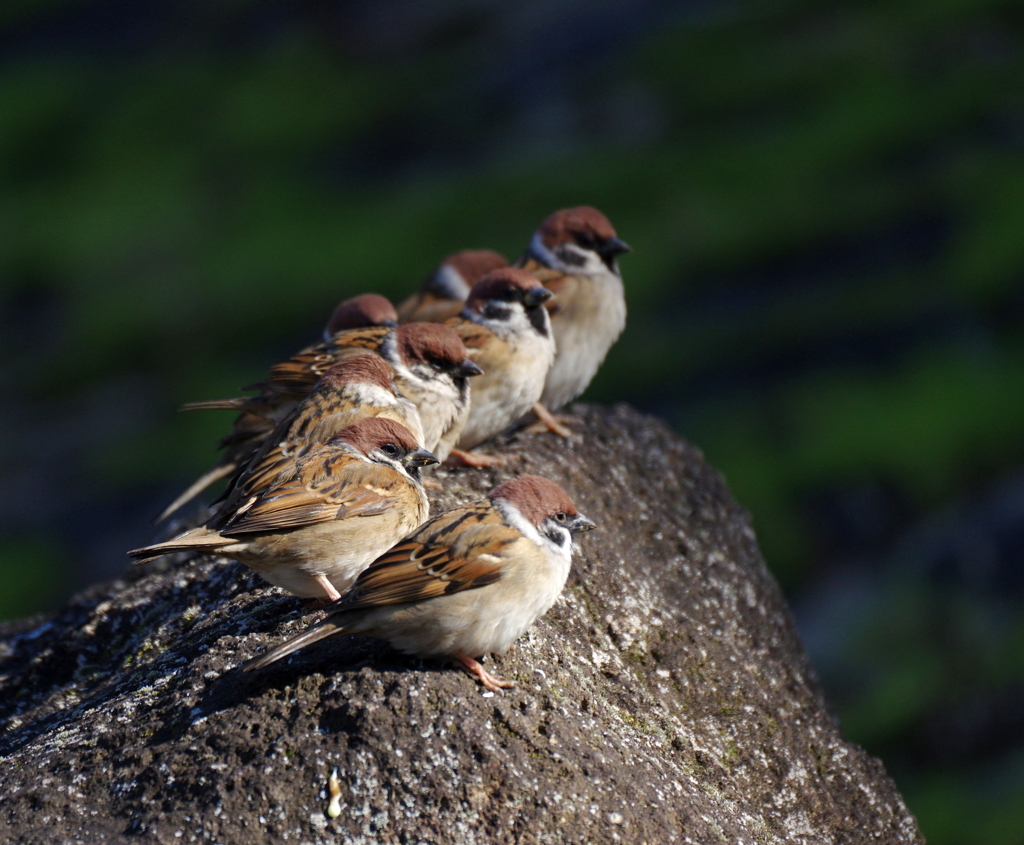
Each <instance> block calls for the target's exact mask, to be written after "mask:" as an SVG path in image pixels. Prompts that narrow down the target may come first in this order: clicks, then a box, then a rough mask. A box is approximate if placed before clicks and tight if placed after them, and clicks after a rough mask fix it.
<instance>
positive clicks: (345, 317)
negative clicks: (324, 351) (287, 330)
mask: <svg viewBox="0 0 1024 845" xmlns="http://www.w3.org/2000/svg"><path fill="white" fill-rule="evenodd" d="M397 325H398V314H396V313H395V306H394V305H392V304H391V302H390V301H389V300H388V299H387V298H386V297H383V296H380V295H379V294H376V293H364V294H362V295H361V296H354V297H352V298H351V299H346V300H345V301H344V302H342V303H340V304H339V305H338V307H337V308H335V309H334V313H332V314H331V319H330V320H328V321H327V328H325V329H324V339H325V340H329V339H330V338H331V337H333V336H334V335H335V334H337V333H338V332H340V331H345V330H348V329H359V328H366V327H368V326H397ZM294 406H295V403H294V402H292V403H287V404H286V405H285V406H284V407H279V406H278V405H277V403H272V402H269V403H268V402H263V401H261V397H247V396H242V397H238V398H235V399H213V400H210V401H206V402H189V403H187V404H186V405H184V406H183V407H182V410H183V411H199V410H227V411H239V412H240V413H239V416H238V419H236V420H235V424H234V425H233V426H232V429H231V433H230V434H228V435H227V436H226V437H225V438H223V439H222V440H221V442H220V448H222V449H223V450H224V454H223V455H222V456H221V459H220V460H219V461H217V463H216V464H215V465H214V467H213V468H212V469H210V470H208V471H207V472H205V473H203V474H202V475H201V476H200V477H199V478H197V479H196V480H195V481H194V482H192V484H191V485H189V487H188V488H187V489H186V490H185V491H184V492H182V493H181V494H180V495H179V496H178V497H177V498H176V499H175V500H174V501H173V502H171V503H170V504H169V505H168V506H167V507H166V508H164V510H163V512H162V513H161V514H160V516H158V517H157V519H156V521H157V522H160V521H161V520H164V519H166V518H167V517H169V516H170V515H171V514H172V513H174V512H175V511H176V510H178V509H179V508H180V507H181V506H182V505H184V504H186V503H188V502H190V501H191V500H192V499H194V498H195V497H196V496H198V495H199V494H200V493H202V492H203V490H205V489H206V488H207V487H209V486H210V485H211V484H214V483H215V482H217V481H220V479H222V478H226V477H227V476H229V475H231V474H232V473H234V472H235V471H236V470H237V469H238V467H239V465H240V464H241V463H242V462H243V461H245V459H246V458H248V457H249V456H250V455H251V454H252V451H253V449H254V448H256V447H258V446H259V444H260V443H261V442H262V441H263V439H264V438H265V437H267V436H268V435H269V434H270V433H271V432H272V431H273V430H274V426H275V425H276V424H277V423H278V422H280V421H281V419H283V417H284V416H286V415H287V414H288V412H290V411H291V410H292V409H293V408H294ZM414 432H415V429H414Z"/></svg>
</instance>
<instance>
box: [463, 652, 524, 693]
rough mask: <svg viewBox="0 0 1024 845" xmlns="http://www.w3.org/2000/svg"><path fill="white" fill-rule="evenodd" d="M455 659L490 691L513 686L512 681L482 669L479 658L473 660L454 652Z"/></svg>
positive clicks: (498, 690)
mask: <svg viewBox="0 0 1024 845" xmlns="http://www.w3.org/2000/svg"><path fill="white" fill-rule="evenodd" d="M455 659H456V660H457V661H458V662H459V665H460V666H461V667H462V668H463V669H464V670H465V671H466V673H467V674H470V675H472V676H473V677H474V678H476V679H477V680H478V681H480V683H481V684H483V685H484V687H486V688H487V689H489V690H490V691H491V692H497V693H501V692H502V690H507V689H512V688H513V687H514V686H515V682H514V681H506V680H505V679H504V678H498V677H496V676H495V675H492V674H491V673H490V672H488V671H487V670H486V669H484V667H483V666H482V665H481V663H480V661H479V660H474V659H473V658H472V657H469V656H468V655H465V654H456V655H455Z"/></svg>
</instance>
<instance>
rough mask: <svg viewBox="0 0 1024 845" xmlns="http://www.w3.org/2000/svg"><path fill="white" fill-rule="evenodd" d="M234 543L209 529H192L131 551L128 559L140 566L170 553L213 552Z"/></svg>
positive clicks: (234, 541) (232, 540)
mask: <svg viewBox="0 0 1024 845" xmlns="http://www.w3.org/2000/svg"><path fill="white" fill-rule="evenodd" d="M236 542H238V541H237V540H234V539H232V538H231V537H225V536H224V535H222V534H220V533H218V532H217V531H211V530H210V529H209V528H194V529H192V530H191V531H189V532H187V533H185V534H182V535H181V536H180V537H175V538H174V539H173V540H167V541H165V542H163V543H154V544H153V545H152V546H143V547H142V548H141V549H132V550H131V551H130V552H128V557H133V558H136V560H135V561H134V563H136V564H140V563H147V562H148V561H151V560H153V559H154V558H158V557H160V556H161V555H167V554H171V552H187V551H197V552H215V551H217V549H219V548H221V547H223V546H230V545H231V544H232V543H236Z"/></svg>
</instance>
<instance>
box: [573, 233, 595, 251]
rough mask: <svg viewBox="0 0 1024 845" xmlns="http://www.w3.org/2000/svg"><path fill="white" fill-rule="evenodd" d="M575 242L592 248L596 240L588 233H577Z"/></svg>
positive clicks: (585, 247)
mask: <svg viewBox="0 0 1024 845" xmlns="http://www.w3.org/2000/svg"><path fill="white" fill-rule="evenodd" d="M576 243H578V244H579V245H580V246H581V247H583V248H584V249H594V248H596V247H597V241H595V240H594V239H593V238H592V237H590V235H577V236H576Z"/></svg>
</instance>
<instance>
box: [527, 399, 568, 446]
mask: <svg viewBox="0 0 1024 845" xmlns="http://www.w3.org/2000/svg"><path fill="white" fill-rule="evenodd" d="M533 413H534V414H536V415H537V422H535V423H531V424H530V425H528V426H527V427H526V431H527V432H528V433H530V434H542V433H543V432H545V431H550V432H551V433H552V434H557V435H558V436H559V437H564V438H565V439H566V440H568V439H569V438H570V437H572V431H571V430H570V429H568V428H566V426H567V425H568V424H569V423H580V422H582V420H581V419H580V418H579V417H567V416H562V415H559V416H555V415H554V414H552V413H551V411H549V410H548V409H547V408H545V407H544V406H543V405H541V404H540V402H537V403H535V404H534V406H533Z"/></svg>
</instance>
